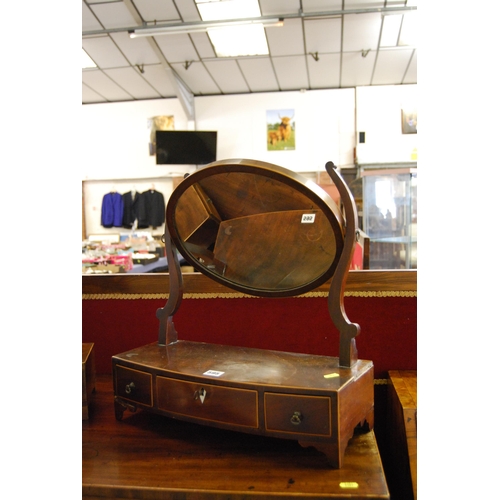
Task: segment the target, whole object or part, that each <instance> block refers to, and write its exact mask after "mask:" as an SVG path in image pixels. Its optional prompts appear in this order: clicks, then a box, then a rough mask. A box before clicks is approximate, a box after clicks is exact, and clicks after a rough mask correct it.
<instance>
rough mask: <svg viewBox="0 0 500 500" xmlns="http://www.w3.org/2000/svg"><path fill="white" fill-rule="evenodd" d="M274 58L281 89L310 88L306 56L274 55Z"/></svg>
mask: <svg viewBox="0 0 500 500" xmlns="http://www.w3.org/2000/svg"><path fill="white" fill-rule="evenodd" d="M272 60H273V65H274V68H275V70H276V75H277V78H278V83H279V86H280V89H281V90H296V89H297V88H299V89H307V88H309V80H308V78H307V66H306V60H305V56H286V57H273V58H272Z"/></svg>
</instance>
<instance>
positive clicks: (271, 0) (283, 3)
mask: <svg viewBox="0 0 500 500" xmlns="http://www.w3.org/2000/svg"><path fill="white" fill-rule="evenodd" d="M259 3H260V11H261V13H262V15H263V16H273V15H277V14H294V13H296V12H298V11H299V9H300V0H260V2H259Z"/></svg>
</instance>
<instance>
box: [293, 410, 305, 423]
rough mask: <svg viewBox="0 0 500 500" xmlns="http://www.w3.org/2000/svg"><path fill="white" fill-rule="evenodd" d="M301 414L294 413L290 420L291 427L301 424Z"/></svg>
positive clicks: (298, 412)
mask: <svg viewBox="0 0 500 500" xmlns="http://www.w3.org/2000/svg"><path fill="white" fill-rule="evenodd" d="M302 418H303V417H302V413H300V411H295V412H294V413H293V415H292V418H291V419H290V422H292V424H293V425H299V424H300V423H301V422H302Z"/></svg>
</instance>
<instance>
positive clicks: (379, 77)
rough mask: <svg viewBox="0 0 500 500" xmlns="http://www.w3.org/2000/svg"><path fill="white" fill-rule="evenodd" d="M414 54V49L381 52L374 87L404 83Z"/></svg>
mask: <svg viewBox="0 0 500 500" xmlns="http://www.w3.org/2000/svg"><path fill="white" fill-rule="evenodd" d="M412 53H413V50H412V49H408V50H401V49H399V50H398V49H394V50H380V51H379V53H378V56H377V65H376V66H375V71H374V73H373V80H372V85H391V84H394V83H402V82H403V77H404V74H405V72H406V68H407V67H408V63H409V62H410V57H411V55H412Z"/></svg>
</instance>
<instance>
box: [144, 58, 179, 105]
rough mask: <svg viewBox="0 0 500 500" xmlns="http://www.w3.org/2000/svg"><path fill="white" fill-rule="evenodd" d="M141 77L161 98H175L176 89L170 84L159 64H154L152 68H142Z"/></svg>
mask: <svg viewBox="0 0 500 500" xmlns="http://www.w3.org/2000/svg"><path fill="white" fill-rule="evenodd" d="M142 77H143V78H144V79H145V80H147V81H148V82H149V84H150V85H151V86H152V87H153V88H154V89H155V90H156V91H157V92H158V93H159V94H160V95H161V96H162V97H176V96H177V89H176V88H175V86H174V83H172V80H171V79H170V77H169V76H168V74H167V71H166V70H165V68H164V67H163V66H162V65H161V64H154V65H152V66H144V73H143V75H142Z"/></svg>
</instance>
